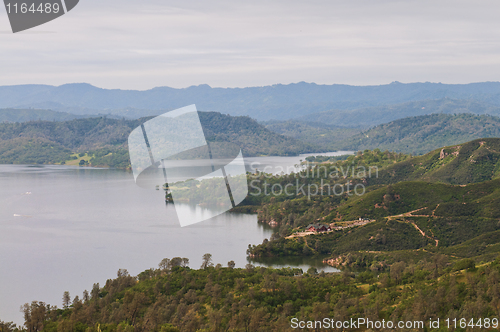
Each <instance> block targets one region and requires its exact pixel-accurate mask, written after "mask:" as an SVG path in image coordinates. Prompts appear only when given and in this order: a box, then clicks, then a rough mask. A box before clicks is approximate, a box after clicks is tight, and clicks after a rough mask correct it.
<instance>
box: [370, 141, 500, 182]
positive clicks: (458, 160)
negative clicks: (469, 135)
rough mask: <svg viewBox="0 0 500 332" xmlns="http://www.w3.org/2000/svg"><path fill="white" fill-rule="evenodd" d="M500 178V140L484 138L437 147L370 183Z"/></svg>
mask: <svg viewBox="0 0 500 332" xmlns="http://www.w3.org/2000/svg"><path fill="white" fill-rule="evenodd" d="M498 177H500V139H499V138H484V139H477V140H474V141H471V142H467V143H463V144H459V145H455V146H449V147H445V148H440V149H436V150H434V151H432V152H429V153H427V154H425V155H423V156H418V157H414V158H411V159H408V160H405V161H402V162H399V163H395V164H394V165H390V166H388V167H387V168H385V169H383V170H381V171H380V172H379V175H378V177H372V178H370V179H368V183H369V184H387V183H396V182H399V181H412V180H421V181H435V182H444V183H450V184H468V183H476V182H482V181H487V180H492V179H496V178H498Z"/></svg>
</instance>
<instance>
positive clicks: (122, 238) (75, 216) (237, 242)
mask: <svg viewBox="0 0 500 332" xmlns="http://www.w3.org/2000/svg"><path fill="white" fill-rule="evenodd" d="M335 154H336V155H338V154H345V153H340V152H339V153H335ZM305 157H306V156H299V157H262V158H251V159H250V160H248V161H247V162H254V166H255V167H257V164H255V162H258V163H259V165H258V168H259V169H262V168H263V167H265V166H269V165H273V166H285V167H286V166H287V165H294V164H297V163H299V161H300V160H305ZM268 171H269V169H268ZM276 172H280V168H279V167H278V168H276ZM189 211H190V210H189V207H187V206H186V207H185V212H186V213H190V212H189ZM272 232H273V231H272V229H271V228H270V227H267V226H266V225H262V224H259V223H258V222H257V217H256V215H244V214H234V213H225V214H223V215H220V216H218V217H215V218H212V219H210V220H207V221H204V222H201V223H199V224H195V225H192V226H189V227H183V228H181V227H180V226H179V222H178V219H177V215H176V213H175V210H174V208H173V206H172V205H166V204H165V202H164V192H163V191H162V190H159V191H156V190H145V189H142V188H140V187H138V186H136V185H135V183H134V181H133V177H132V174H131V172H127V171H122V170H111V169H97V168H78V167H69V166H21V165H0V266H1V272H2V273H1V277H0V319H1V320H4V321H14V322H16V323H18V324H21V323H22V322H23V317H22V314H21V313H20V311H19V307H20V306H21V305H22V304H24V303H27V302H31V301H34V300H37V301H44V302H46V303H50V304H52V305H58V306H59V307H60V306H61V302H62V295H63V292H64V291H69V292H70V294H71V297H72V298H73V297H74V296H75V295H79V296H80V297H81V296H82V292H83V290H84V289H87V290H90V289H91V288H92V284H93V283H94V282H99V283H100V284H101V286H102V285H104V284H105V281H106V280H107V279H110V278H114V277H115V276H116V271H117V270H118V269H120V268H125V269H128V271H129V272H130V274H131V275H137V274H139V273H140V272H142V271H144V270H146V269H149V268H152V267H154V268H156V267H157V266H158V263H159V262H160V261H161V260H162V259H163V258H165V257H169V258H171V257H176V256H179V257H187V258H189V260H190V267H192V268H198V267H199V266H200V265H201V257H202V255H203V254H205V253H211V254H212V255H213V261H214V263H215V264H217V263H221V264H222V265H224V266H226V265H227V262H228V261H230V260H234V261H235V262H236V266H237V267H244V266H245V265H246V264H247V263H248V262H249V260H248V259H247V256H246V249H247V247H248V244H259V243H262V241H263V239H264V238H269V237H270V236H271V234H272ZM252 264H254V265H262V266H275V267H281V266H293V267H300V268H302V269H303V270H304V271H305V270H307V268H309V267H310V266H315V267H317V268H318V269H319V270H321V269H324V270H325V271H335V269H333V268H331V267H325V266H324V265H323V264H322V263H321V262H320V261H307V260H300V259H299V260H268V261H262V262H259V263H257V262H255V261H252Z"/></svg>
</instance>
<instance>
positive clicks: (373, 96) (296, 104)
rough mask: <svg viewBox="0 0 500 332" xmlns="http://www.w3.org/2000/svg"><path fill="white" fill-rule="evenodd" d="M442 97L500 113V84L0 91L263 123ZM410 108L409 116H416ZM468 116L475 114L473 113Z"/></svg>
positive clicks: (8, 99)
mask: <svg viewBox="0 0 500 332" xmlns="http://www.w3.org/2000/svg"><path fill="white" fill-rule="evenodd" d="M443 98H451V99H457V100H458V99H459V100H465V101H467V102H471V105H472V106H474V105H475V104H474V102H477V103H480V104H481V105H482V106H480V108H481V109H485V108H486V109H489V108H492V110H491V112H498V110H496V109H494V108H495V106H500V83H499V82H485V83H471V84H440V83H409V84H403V83H398V82H394V83H391V84H387V85H378V86H349V85H338V84H336V85H318V84H314V83H304V82H301V83H295V84H289V85H281V84H278V85H272V86H264V87H248V88H211V87H210V86H208V85H199V86H192V87H189V88H184V89H174V88H169V87H158V88H154V89H151V90H146V91H134V90H118V89H114V90H108V89H101V88H97V87H94V86H92V85H90V84H84V83H82V84H65V85H61V86H58V87H55V86H49V85H17V86H2V87H0V108H30V107H32V108H39V109H52V110H55V111H62V112H68V113H72V114H97V113H108V114H117V115H119V116H127V117H131V118H139V117H142V116H151V115H157V114H160V113H161V112H164V111H165V110H172V109H175V108H179V107H183V106H186V105H190V104H196V105H197V107H198V109H199V110H200V111H215V112H221V113H225V114H230V115H247V116H250V117H252V118H254V119H257V120H259V121H261V120H272V119H277V120H288V119H292V118H300V117H306V118H307V119H308V120H310V121H311V120H312V121H317V120H318V119H314V118H315V117H316V116H317V115H316V113H318V112H324V111H330V110H359V109H363V108H364V109H366V108H378V107H382V108H381V109H380V110H382V111H383V110H384V107H385V106H387V105H394V104H402V103H407V102H412V101H420V100H437V99H443ZM472 106H471V107H472ZM409 107H410V108H411V106H409ZM410 108H409V109H408V112H411V110H410ZM452 108H453V107H452ZM450 111H453V110H450ZM335 112H338V111H335ZM335 112H334V113H335ZM363 112H364V114H367V113H370V114H371V113H377V109H374V110H372V111H370V110H365V111H363ZM395 112H396V113H397V112H398V111H397V110H396V111H395ZM408 112H406V114H401V115H400V116H399V118H402V117H405V116H409V115H417V114H408ZM425 112H427V113H432V112H430V111H425ZM467 112H472V113H475V111H474V110H471V109H469V110H468V111H467ZM488 112H489V111H488ZM348 113H349V112H347V113H346V112H340V113H339V114H341V115H339V116H337V117H336V118H335V117H333V118H332V119H331V120H329V121H331V122H330V123H333V124H336V125H340V124H341V123H342V121H340V120H339V118H340V119H341V118H344V117H345V116H348V115H349V114H348ZM355 113H356V112H355ZM311 114H315V115H314V116H312V117H309V116H308V115H311ZM361 114H363V113H362V112H361V113H359V112H358V113H357V114H352V115H353V116H354V117H351V119H350V120H349V121H347V122H346V123H344V124H342V125H344V126H345V125H346V124H347V125H349V126H360V125H361V126H366V125H374V124H379V123H383V122H387V121H390V120H395V118H390V117H384V118H378V117H377V116H376V115H373V119H372V120H374V121H375V120H376V121H375V122H373V121H371V122H370V121H367V119H365V118H364V117H363V116H361ZM418 114H422V113H418ZM495 114H497V113H495ZM393 115H394V114H393ZM321 121H322V120H321ZM377 121H379V122H377ZM380 121H382V122H380ZM344 122H345V121H344Z"/></svg>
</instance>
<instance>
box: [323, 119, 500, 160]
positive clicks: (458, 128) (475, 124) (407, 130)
mask: <svg viewBox="0 0 500 332" xmlns="http://www.w3.org/2000/svg"><path fill="white" fill-rule="evenodd" d="M484 137H500V118H498V117H493V116H488V115H480V116H479V115H473V114H457V115H447V114H431V115H424V116H417V117H408V118H404V119H400V120H396V121H393V122H390V123H387V124H382V125H379V126H376V127H374V128H371V129H369V130H366V131H363V132H361V133H359V134H357V135H354V136H351V137H347V138H345V139H342V140H333V139H332V141H331V145H330V147H331V148H332V149H335V150H366V149H369V150H372V149H376V148H379V149H381V150H390V151H397V152H404V153H412V154H416V155H419V154H424V153H427V152H429V151H432V150H434V149H437V148H439V147H442V146H448V145H453V144H460V143H464V142H468V141H472V140H474V139H477V138H484Z"/></svg>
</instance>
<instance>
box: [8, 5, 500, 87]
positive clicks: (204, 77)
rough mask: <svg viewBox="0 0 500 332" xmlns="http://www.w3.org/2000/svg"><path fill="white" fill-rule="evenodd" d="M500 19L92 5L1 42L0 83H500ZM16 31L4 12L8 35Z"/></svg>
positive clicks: (298, 8) (492, 10) (452, 10)
mask: <svg viewBox="0 0 500 332" xmlns="http://www.w3.org/2000/svg"><path fill="white" fill-rule="evenodd" d="M498 9H500V4H498V2H496V1H481V2H477V1H456V0H455V1H448V0H447V1H439V2H435V1H408V0H404V1H368V0H367V1H331V0H321V1H319V0H317V1H295V0H286V1H285V0H283V1H281V0H275V1H261V0H257V1H252V2H249V1H189V2H186V1H169V2H165V1H159V0H158V1H157V0H151V1H138V0H136V1H131V0H120V1H117V0H110V1H97V0H82V1H80V4H79V5H78V6H77V7H76V8H75V9H74V10H73V11H71V12H70V13H68V14H67V15H65V16H63V17H61V18H59V19H57V20H55V21H53V22H50V23H47V24H45V25H42V26H40V27H37V28H34V29H32V30H28V31H27V32H24V33H19V34H15V35H13V34H8V33H1V34H0V45H1V46H0V72H1V75H0V84H1V85H8V84H24V83H44V84H54V85H59V84H63V83H68V82H89V83H92V84H94V85H97V86H100V87H106V88H124V89H148V88H151V87H154V86H165V85H167V86H172V87H186V86H190V85H196V84H201V83H207V84H210V85H212V86H222V87H227V86H229V87H235V86H240V87H241V86H253V85H267V84H274V83H290V82H298V81H310V82H316V83H323V84H332V83H346V84H356V85H366V84H381V83H389V82H391V81H395V80H399V81H402V82H415V81H434V82H443V83H444V82H446V83H466V82H475V81H497V80H498V77H499V74H500V57H499V53H500V21H498V19H497V18H496V13H498ZM9 29H10V27H9V25H8V19H7V16H6V13H5V9H4V8H3V7H2V9H1V11H0V31H2V32H3V31H9ZM42 32H56V33H42Z"/></svg>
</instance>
